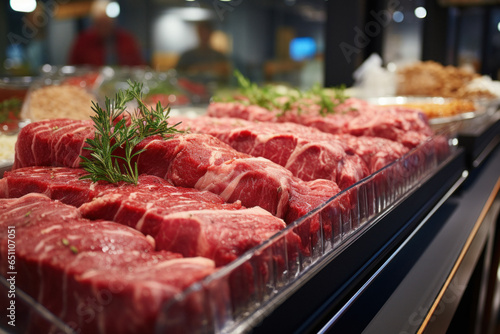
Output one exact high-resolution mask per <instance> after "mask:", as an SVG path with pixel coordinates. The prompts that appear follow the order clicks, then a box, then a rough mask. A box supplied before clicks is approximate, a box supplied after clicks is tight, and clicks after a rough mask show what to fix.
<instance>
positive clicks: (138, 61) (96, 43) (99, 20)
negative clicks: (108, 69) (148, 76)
mask: <svg viewBox="0 0 500 334" xmlns="http://www.w3.org/2000/svg"><path fill="white" fill-rule="evenodd" d="M108 4H109V2H108V1H101V0H98V1H94V2H93V4H92V7H91V19H92V25H91V27H90V28H89V29H87V30H85V31H83V32H82V33H81V34H80V35H79V36H78V37H77V39H76V41H75V43H74V44H73V46H72V48H71V51H70V57H69V61H68V62H69V64H70V65H91V66H104V65H109V66H113V65H118V66H138V65H144V60H143V59H142V55H141V50H140V49H139V47H138V45H137V43H136V41H135V39H134V37H133V36H132V35H131V34H130V33H128V32H127V31H125V30H124V29H122V28H120V27H118V26H117V25H116V23H115V20H114V19H113V18H111V17H109V16H108V15H107V14H106V6H107V5H108Z"/></svg>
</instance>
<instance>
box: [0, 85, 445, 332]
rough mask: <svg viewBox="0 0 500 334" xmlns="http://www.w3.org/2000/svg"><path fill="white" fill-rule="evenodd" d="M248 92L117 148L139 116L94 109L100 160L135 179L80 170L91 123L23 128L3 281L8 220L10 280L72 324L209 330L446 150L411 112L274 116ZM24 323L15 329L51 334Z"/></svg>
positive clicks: (7, 207)
mask: <svg viewBox="0 0 500 334" xmlns="http://www.w3.org/2000/svg"><path fill="white" fill-rule="evenodd" d="M301 96H302V95H301ZM137 99H138V101H139V104H140V102H141V101H140V100H139V98H137ZM247 102H248V101H244V100H240V101H239V102H213V103H211V104H210V105H209V107H208V112H207V116H203V117H198V118H196V119H188V118H181V117H178V118H171V119H170V120H169V124H170V122H172V124H173V123H177V122H182V123H181V125H180V126H179V127H178V128H181V129H184V130H186V133H177V132H175V131H174V132H168V131H167V132H153V133H152V134H150V133H148V134H147V135H145V136H142V133H141V135H140V136H139V135H138V136H137V137H133V136H132V137H133V138H140V140H137V142H134V145H135V147H134V149H133V151H129V152H127V151H126V148H125V147H124V146H125V144H124V145H122V146H120V147H118V148H116V146H118V145H119V144H121V143H123V141H120V140H121V138H120V137H119V135H116V136H114V134H117V133H122V134H123V133H126V134H129V133H131V134H132V135H134V134H135V133H139V132H140V131H143V129H142V128H141V127H142V125H144V124H146V123H147V121H146V119H147V116H146V114H147V112H144V110H143V114H140V113H138V115H139V116H137V117H139V118H134V117H136V116H134V115H132V116H130V119H128V118H127V117H128V116H127V117H125V118H124V120H123V121H122V122H125V120H127V122H129V123H117V122H116V119H113V118H112V117H111V118H110V119H107V118H106V119H104V121H103V122H104V123H106V126H107V130H106V131H107V132H109V133H110V134H113V135H110V136H109V137H107V138H108V139H110V142H113V141H115V142H116V143H117V144H116V146H115V147H114V148H113V149H110V150H108V151H109V152H107V153H109V154H108V155H106V156H105V157H106V159H107V160H106V161H107V162H110V164H111V165H113V163H116V165H115V166H116V169H117V172H118V175H120V173H121V172H123V170H125V168H126V167H124V165H118V161H120V162H121V161H122V160H120V158H124V157H125V160H126V159H128V158H129V157H130V155H127V154H130V153H131V154H132V158H130V159H129V161H128V162H129V163H130V164H131V165H135V164H136V166H137V175H138V176H137V175H136V179H134V181H133V182H136V183H127V182H126V181H124V180H126V179H120V181H111V182H115V183H109V182H107V181H103V180H102V179H100V178H95V179H94V180H96V179H99V180H100V181H96V182H93V181H92V180H90V179H88V178H84V177H85V176H88V175H89V174H88V173H89V172H88V171H86V170H85V169H83V168H82V165H81V163H82V161H86V163H88V161H90V160H86V159H93V158H95V157H96V155H95V152H96V151H95V150H94V151H92V150H89V149H88V148H89V144H87V140H89V139H93V138H94V137H96V138H99V134H100V133H101V136H102V132H99V131H100V128H99V125H98V124H97V123H98V122H97V121H96V122H93V121H76V120H67V119H55V120H44V121H39V122H33V123H30V124H28V125H26V126H25V127H23V128H22V129H21V131H20V132H19V135H18V140H17V144H16V153H15V160H14V164H13V167H12V169H11V170H10V171H7V172H5V173H4V176H3V178H2V179H0V227H2V230H1V231H0V245H1V247H2V248H1V249H0V271H1V273H2V275H4V276H6V275H8V272H9V262H8V255H9V254H8V249H9V248H8V243H9V238H10V237H9V235H8V233H7V231H8V230H9V229H15V231H16V245H17V247H16V259H17V262H16V270H17V272H18V275H17V277H18V280H17V282H16V286H17V287H19V289H22V290H24V291H25V292H26V293H27V294H28V295H29V296H31V297H33V298H34V299H35V300H36V301H37V302H39V303H40V304H42V305H43V306H45V307H46V308H47V309H48V310H49V311H50V312H52V313H53V314H54V315H55V316H56V317H59V318H60V319H61V320H62V321H63V322H64V323H65V324H67V325H68V326H70V327H71V328H72V329H74V330H75V331H76V332H82V333H153V332H164V331H165V332H168V333H177V332H179V333H183V332H211V331H212V330H213V329H217V330H218V329H221V328H223V327H224V325H225V323H226V322H228V321H234V320H235V319H236V320H237V319H240V317H241V318H244V317H245V316H246V315H248V314H249V313H251V312H252V311H253V310H254V309H255V308H256V307H258V305H263V304H265V303H267V302H268V301H269V302H271V303H272V302H273V300H272V299H271V298H272V296H273V295H275V294H276V292H277V291H279V289H280V288H281V287H289V286H290V285H289V283H290V282H292V283H294V278H295V277H298V276H300V275H301V273H303V272H307V269H308V265H310V264H315V263H316V262H315V261H316V260H317V259H318V258H319V257H320V256H322V255H324V254H327V252H328V251H330V250H333V251H334V253H332V256H334V254H335V252H336V251H337V249H338V248H337V246H338V245H340V244H341V243H342V242H343V241H345V240H348V239H349V238H350V237H351V236H352V235H354V232H356V231H358V230H360V229H359V228H360V227H361V226H363V224H365V225H364V226H370V225H369V224H367V223H371V222H373V221H376V220H374V218H375V217H377V215H378V214H380V213H381V212H384V209H386V208H387V207H388V206H391V205H392V206H393V205H394V203H396V201H397V200H398V196H399V195H401V194H404V193H405V191H408V189H410V188H411V187H413V186H415V183H414V182H418V178H412V177H411V176H412V175H413V174H412V173H414V172H418V173H421V174H422V175H424V174H425V173H426V172H427V170H426V168H427V166H430V167H429V170H430V168H431V167H432V166H434V165H436V164H437V163H438V161H439V159H441V158H443V157H446V156H447V153H448V152H449V151H448V149H449V147H448V145H449V144H448V142H447V140H446V139H445V138H444V137H442V138H441V137H439V136H436V138H435V139H433V140H432V141H431V140H429V139H430V138H431V136H433V132H432V130H431V128H430V127H429V125H428V122H427V119H426V118H425V116H424V115H423V114H422V113H420V112H417V111H414V110H411V109H405V108H401V107H383V108H382V107H379V106H373V105H370V104H368V103H367V102H364V101H361V100H358V99H347V100H345V101H343V102H342V103H341V104H339V105H337V106H336V108H335V112H334V113H326V114H325V111H324V109H322V107H321V106H319V105H318V103H316V102H317V101H316V102H314V101H312V100H311V101H309V102H310V103H305V102H308V101H301V104H300V105H294V104H292V105H291V109H288V110H285V111H284V110H268V109H266V108H262V107H260V106H257V105H251V104H248V103H247ZM159 108H160V107H159ZM96 113H99V112H97V111H96ZM162 116H165V117H167V116H168V113H162V111H161V110H160V111H159V112H158V113H156V114H154V116H152V117H153V118H155V117H156V118H157V119H162ZM120 117H122V116H121V115H120ZM120 119H122V118H120ZM162 120H163V119H162ZM134 122H135V123H134ZM117 124H118V125H117ZM120 124H121V125H120ZM123 124H128V125H130V124H132V126H131V127H130V128H127V129H126V130H124V128H121V127H120V126H122V125H123ZM137 124H139V125H137ZM101 125H102V124H101ZM128 125H123V126H128ZM110 126H111V128H109V127H110ZM102 128H105V127H104V126H102ZM130 129H132V130H131V132H127V131H128V130H130ZM96 131H97V132H96ZM120 131H121V132H120ZM158 133H163V135H158ZM94 143H95V142H94ZM91 144H92V142H91ZM127 145H128V143H127ZM110 146H111V145H110ZM108 147H109V146H108ZM101 148H102V147H101ZM93 149H94V148H93ZM91 153H94V155H91ZM134 153H137V155H134ZM103 156H104V155H103ZM97 157H99V155H97ZM117 157H118V158H117ZM398 159H400V160H398ZM83 167H85V168H86V169H87V170H89V169H88V168H87V167H88V164H87V165H85V164H84V165H83ZM386 167H388V168H386ZM381 170H382V173H378V172H379V171H381ZM91 172H92V170H91ZM99 175H100V174H99ZM92 176H94V174H92ZM415 180H417V181H415ZM412 182H413V183H412ZM346 245H348V244H346ZM287 285H288V286H287ZM292 285H293V284H292ZM6 303H8V300H5V298H4V297H1V298H0V306H2V307H4V306H5V305H6ZM26 314H28V313H26ZM29 317H30V321H29V325H27V328H26V329H27V332H40V331H43V332H50V331H52V332H54V331H55V328H53V327H52V328H51V327H50V326H47V325H46V323H45V322H44V321H42V320H41V318H39V317H36V316H35V315H34V314H33V315H30V316H29ZM235 323H236V322H235Z"/></svg>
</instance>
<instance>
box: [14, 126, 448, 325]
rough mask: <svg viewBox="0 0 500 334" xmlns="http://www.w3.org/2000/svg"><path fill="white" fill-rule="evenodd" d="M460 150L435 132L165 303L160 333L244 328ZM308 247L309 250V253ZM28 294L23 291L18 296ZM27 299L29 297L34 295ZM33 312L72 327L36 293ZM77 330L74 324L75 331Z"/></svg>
mask: <svg viewBox="0 0 500 334" xmlns="http://www.w3.org/2000/svg"><path fill="white" fill-rule="evenodd" d="M456 151H457V147H456V140H455V139H454V138H453V137H451V136H450V135H449V133H441V134H439V135H435V136H434V137H432V138H429V139H428V140H427V141H426V142H425V143H423V144H421V145H420V146H418V147H417V148H415V149H413V150H412V151H410V152H408V153H407V154H406V155H404V156H403V157H402V158H400V159H398V160H396V161H394V162H393V163H391V164H389V165H387V166H386V167H384V168H383V169H381V170H379V171H377V172H376V173H374V174H372V175H370V176H369V177H366V178H365V179H363V180H361V181H360V182H358V183H356V184H354V185H353V186H351V187H349V188H347V189H345V190H344V191H342V192H341V193H339V194H337V195H336V196H334V197H332V198H331V199H329V200H328V201H327V202H325V203H323V204H322V205H321V206H319V207H318V208H316V209H314V210H313V211H311V212H309V213H308V214H306V215H305V216H303V217H301V218H299V219H298V220H297V221H295V222H294V223H292V224H290V225H289V226H288V227H287V228H286V229H284V230H282V231H281V232H279V233H277V234H276V235H274V236H273V237H271V238H270V239H269V240H267V241H266V242H264V243H263V244H261V245H259V246H257V247H255V248H253V249H252V250H250V251H248V252H246V253H245V254H243V255H242V256H241V257H239V258H238V259H237V260H235V261H233V262H232V263H230V264H228V265H226V266H224V267H222V268H220V269H219V270H218V271H217V272H215V273H214V274H212V275H210V276H208V277H206V278H205V279H203V280H202V281H199V282H197V283H195V284H193V285H192V286H190V287H189V288H188V289H186V290H185V291H183V292H182V293H180V294H178V295H177V296H176V297H175V298H173V299H170V300H168V301H166V302H165V304H164V305H163V307H162V309H163V312H161V314H160V315H159V317H158V319H157V323H156V332H157V333H176V332H182V333H244V332H248V331H251V329H252V327H253V326H255V325H256V324H258V323H259V322H260V320H262V319H263V318H264V317H266V316H268V315H269V314H270V313H271V312H272V311H273V310H275V309H276V308H277V307H279V305H280V304H281V303H282V302H283V301H284V300H286V298H288V297H289V296H290V295H291V294H292V293H294V291H297V289H300V287H301V286H302V285H303V284H305V283H306V282H307V281H308V279H309V278H310V277H312V275H314V274H315V273H316V272H317V271H318V270H321V267H322V264H323V263H324V262H325V261H327V260H329V259H331V258H332V257H335V256H336V255H337V254H339V253H340V252H342V250H343V249H344V247H346V246H347V245H349V244H350V243H351V241H353V240H355V239H356V237H357V236H358V235H359V234H360V233H363V231H366V230H367V229H368V228H369V227H370V226H372V225H373V224H376V223H377V221H378V219H379V218H380V217H381V216H383V215H384V213H386V212H388V211H389V210H391V209H392V208H394V207H395V206H397V205H398V204H399V203H400V202H402V201H403V200H404V199H405V198H407V197H408V196H409V195H410V194H412V193H413V192H415V191H417V190H418V188H419V185H421V184H422V183H424V182H426V180H428V179H429V178H430V177H431V176H433V175H434V174H435V173H436V172H437V171H438V170H439V169H440V168H441V167H442V166H443V165H446V164H447V163H448V162H449V160H450V159H451V158H452V157H453V156H454V153H455V152H456ZM310 224H319V225H320V229H319V231H318V233H317V235H314V236H311V240H312V241H311V244H310V245H309V247H308V249H306V250H305V252H304V250H302V251H301V250H299V249H297V248H293V247H291V246H290V245H288V244H287V242H286V239H287V235H289V234H290V233H295V232H296V231H298V230H300V229H302V231H303V229H309V225H310ZM306 253H307V255H306ZM19 297H21V298H22V295H21V296H19ZM28 299H29V298H28ZM25 303H26V305H28V306H29V308H30V310H31V313H33V314H35V315H36V316H37V317H43V318H44V319H45V320H46V321H48V322H52V324H53V325H54V326H57V327H58V328H61V326H62V327H63V328H64V329H65V330H67V329H68V327H66V326H64V324H63V322H61V321H60V320H59V319H57V318H56V317H54V316H53V315H51V314H50V312H49V313H47V310H46V309H44V308H43V307H41V305H37V303H36V302H34V301H32V300H27V301H25ZM70 332H71V331H70Z"/></svg>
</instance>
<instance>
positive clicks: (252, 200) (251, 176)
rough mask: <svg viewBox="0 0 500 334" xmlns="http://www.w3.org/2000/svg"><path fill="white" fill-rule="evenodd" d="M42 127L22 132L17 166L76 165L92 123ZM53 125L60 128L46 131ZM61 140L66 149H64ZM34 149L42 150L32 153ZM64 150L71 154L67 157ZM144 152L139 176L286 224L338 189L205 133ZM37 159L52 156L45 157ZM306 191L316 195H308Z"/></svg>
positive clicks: (149, 142) (156, 140) (153, 142)
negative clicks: (211, 195)
mask: <svg viewBox="0 0 500 334" xmlns="http://www.w3.org/2000/svg"><path fill="white" fill-rule="evenodd" d="M75 122H78V121H75ZM42 123H43V124H44V125H43V126H42V125H39V124H38V123H32V124H29V125H27V126H26V127H24V128H23V129H22V130H21V132H20V133H19V136H18V145H17V147H18V148H19V149H18V150H17V151H16V157H15V162H14V167H13V168H14V169H16V168H20V167H28V166H35V165H38V166H40V165H45V166H67V167H74V166H75V165H78V164H79V163H80V161H81V158H79V157H78V155H77V154H73V153H74V152H75V151H76V150H73V148H75V147H77V148H78V150H79V151H78V152H83V151H86V150H83V149H82V147H83V146H84V140H85V135H83V134H86V135H87V136H92V135H91V130H90V129H91V127H90V125H89V124H88V123H87V122H78V123H79V126H75V125H73V124H67V123H64V124H66V125H64V124H63V123H61V122H60V121H58V120H55V121H50V120H49V121H42ZM51 123H54V124H55V125H54V126H52V125H51ZM54 127H57V129H56V130H54V131H52V132H50V131H49V132H48V130H47V129H52V128H54ZM49 133H50V134H49ZM62 140H64V141H65V142H66V143H67V145H61V144H60V143H61V141H62ZM32 147H39V149H38V150H36V151H33V150H31V149H28V148H32ZM66 147H69V148H70V149H69V150H70V151H69V152H68V153H67V154H64V153H63V152H64V151H65V148H66ZM142 149H145V151H144V152H143V153H141V155H140V157H139V158H138V159H137V164H138V170H139V173H144V174H148V175H154V176H159V177H162V178H165V179H166V180H168V181H170V182H171V183H172V184H173V185H175V186H180V187H187V188H195V189H198V190H208V191H211V192H213V193H215V194H217V195H220V196H221V197H222V198H223V199H224V200H225V201H227V202H235V201H238V200H239V201H241V204H242V205H244V206H246V207H248V208H251V207H254V206H261V207H262V208H263V209H265V210H267V211H269V212H270V213H272V214H273V215H275V216H277V217H279V218H284V219H285V221H286V222H287V223H291V221H290V220H289V219H288V217H299V216H301V215H302V214H303V213H304V211H303V208H304V207H309V208H311V207H315V205H317V204H318V202H321V203H322V202H324V201H326V200H327V199H329V198H331V197H332V196H334V195H336V194H337V193H338V192H339V191H340V189H339V187H338V186H337V184H336V183H335V182H333V181H327V180H323V181H322V182H321V183H322V187H321V189H322V190H321V191H317V188H318V187H317V185H316V182H315V181H311V182H305V181H302V180H300V179H298V178H296V177H294V176H293V175H292V174H291V172H290V171H288V170H287V169H285V168H284V167H282V166H280V165H277V164H275V163H273V162H272V161H270V160H267V159H262V158H260V159H256V158H253V157H251V156H249V155H247V154H243V153H240V152H238V151H236V150H234V149H233V148H231V147H230V146H229V145H227V144H225V143H223V142H221V141H220V140H218V139H217V138H215V137H213V136H210V135H206V134H186V135H174V136H172V137H171V138H169V139H165V138H161V137H158V136H155V137H149V138H146V139H145V140H143V141H142V142H141V143H140V144H139V145H137V150H142ZM56 150H58V151H57V152H55V151H56ZM39 155H42V156H44V157H46V156H49V157H53V158H52V159H43V158H42V157H38V156H39ZM69 156H71V157H72V159H70V158H68V157H69ZM326 185H328V186H326ZM254 187H255V188H254ZM304 189H309V190H311V192H314V195H313V196H308V195H307V194H306V193H307V191H304ZM314 189H316V190H314ZM310 200H313V201H314V203H311V202H310ZM294 203H300V205H295V204H294Z"/></svg>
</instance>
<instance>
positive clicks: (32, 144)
mask: <svg viewBox="0 0 500 334" xmlns="http://www.w3.org/2000/svg"><path fill="white" fill-rule="evenodd" d="M92 124H93V123H92V121H74V120H69V119H56V120H45V121H40V122H34V123H30V124H28V125H27V126H25V127H24V128H23V129H22V130H21V132H20V134H19V135H20V136H21V134H22V138H23V140H18V141H17V142H16V154H15V157H14V164H13V169H16V168H20V167H27V166H65V167H79V165H80V161H81V159H80V158H79V156H80V155H84V156H87V157H90V152H89V151H88V150H84V149H83V147H84V146H85V139H87V138H93V136H94V128H93V127H92Z"/></svg>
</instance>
